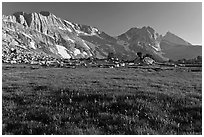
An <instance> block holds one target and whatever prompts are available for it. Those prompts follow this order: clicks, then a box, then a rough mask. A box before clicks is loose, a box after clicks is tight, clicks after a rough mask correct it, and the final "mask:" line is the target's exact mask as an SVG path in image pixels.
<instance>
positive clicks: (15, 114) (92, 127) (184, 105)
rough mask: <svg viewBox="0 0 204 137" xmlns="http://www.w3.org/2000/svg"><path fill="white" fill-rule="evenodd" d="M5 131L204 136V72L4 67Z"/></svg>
mask: <svg viewBox="0 0 204 137" xmlns="http://www.w3.org/2000/svg"><path fill="white" fill-rule="evenodd" d="M2 84H3V85H2V122H3V123H2V132H3V134H7V135H8V134H18V135H20V134H24V135H25V134H33V135H38V134H40V135H43V134H48V135H51V134H54V135H57V134H59V135H68V134H75V135H76V134H80V135H82V134H83V135H84V134H86V135H87V134H91V135H93V134H96V135H97V134H98V135H100V134H102V135H103V134H110V135H113V134H114V135H116V134H120V135H123V134H125V135H137V134H139V135H146V134H157V135H162V134H166V135H170V134H171V135H172V134H179V135H183V134H191V135H196V134H202V72H200V71H195V72H194V71H188V69H184V68H174V69H172V70H168V69H167V70H162V69H161V70H160V69H159V70H155V69H141V68H74V69H73V68H54V67H53V68H43V67H38V66H30V65H8V64H3V65H2Z"/></svg>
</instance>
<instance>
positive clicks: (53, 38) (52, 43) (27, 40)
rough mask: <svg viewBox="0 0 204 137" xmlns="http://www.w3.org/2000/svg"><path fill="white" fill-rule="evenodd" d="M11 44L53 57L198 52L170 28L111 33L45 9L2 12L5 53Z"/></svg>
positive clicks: (169, 55)
mask: <svg viewBox="0 0 204 137" xmlns="http://www.w3.org/2000/svg"><path fill="white" fill-rule="evenodd" d="M195 47H196V48H195ZM10 48H15V49H17V50H19V51H21V52H25V53H38V54H43V55H49V56H52V57H55V58H88V57H95V58H106V57H107V56H108V54H109V53H114V54H115V56H117V57H118V58H120V59H124V60H132V59H135V58H136V57H137V52H142V53H143V54H151V55H152V57H153V58H154V59H155V60H158V61H167V60H168V59H175V58H176V59H177V58H178V57H179V58H183V57H192V56H195V55H200V52H201V50H199V51H200V52H197V50H198V49H201V46H192V45H191V44H190V43H188V42H186V41H184V40H182V39H181V38H179V37H178V36H176V35H174V34H172V33H170V32H168V33H167V34H166V35H165V36H164V37H163V36H162V35H159V34H158V33H157V32H155V30H154V29H153V28H151V27H149V26H148V27H142V28H131V29H130V30H128V31H127V32H125V33H123V34H121V35H119V36H116V37H112V36H109V35H108V34H106V33H105V32H103V31H100V30H99V29H98V28H96V27H92V26H88V25H81V24H77V23H72V22H69V21H67V20H63V19H60V18H58V17H56V16H55V15H54V14H52V13H50V12H47V11H42V12H40V13H30V14H27V13H25V12H16V13H14V14H13V15H9V16H5V15H3V17H2V49H3V51H4V52H5V53H7V52H8V51H9V49H10ZM175 49H176V51H177V53H176V52H175V54H176V55H175V56H174V55H173V54H174V50H175ZM184 49H185V50H186V52H185V53H183V52H182V51H184ZM192 49H193V51H194V50H195V51H196V52H193V51H192V52H191V50H192ZM187 51H188V52H187ZM187 53H189V54H187ZM190 53H191V54H192V55H191V54H190ZM177 54H178V55H177ZM184 54H186V55H184Z"/></svg>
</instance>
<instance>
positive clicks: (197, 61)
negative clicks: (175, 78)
mask: <svg viewBox="0 0 204 137" xmlns="http://www.w3.org/2000/svg"><path fill="white" fill-rule="evenodd" d="M169 62H171V63H176V64H202V56H197V57H196V58H193V59H179V60H177V61H173V60H169Z"/></svg>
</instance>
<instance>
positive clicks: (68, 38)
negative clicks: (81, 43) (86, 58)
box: [67, 37, 75, 43]
mask: <svg viewBox="0 0 204 137" xmlns="http://www.w3.org/2000/svg"><path fill="white" fill-rule="evenodd" d="M67 40H69V41H71V42H72V43H75V41H74V40H73V39H70V38H69V37H67Z"/></svg>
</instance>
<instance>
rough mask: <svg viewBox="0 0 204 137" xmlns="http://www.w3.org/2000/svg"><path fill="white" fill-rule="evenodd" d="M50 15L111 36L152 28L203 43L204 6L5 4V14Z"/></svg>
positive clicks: (189, 3)
mask: <svg viewBox="0 0 204 137" xmlns="http://www.w3.org/2000/svg"><path fill="white" fill-rule="evenodd" d="M17 11H24V12H27V13H31V12H40V11H49V12H51V13H53V14H55V15H56V16H58V17H60V18H62V19H66V20H68V21H71V22H75V23H78V24H86V25H90V26H95V27H97V28H99V29H100V30H102V31H104V32H106V33H107V34H109V35H111V36H117V35H120V34H122V33H124V32H126V31H127V30H129V29H130V28H132V27H143V26H151V27H153V28H154V29H155V30H156V31H157V32H158V33H159V34H162V35H164V34H165V33H166V32H167V31H170V32H172V33H174V34H176V35H178V36H180V37H181V38H183V39H184V40H186V41H188V42H190V43H192V44H200V45H201V43H202V3H201V2H188V3H178V2H174V3H173V2H171V3H166V2H165V3H158V2H154V3H150V2H145V3H139V2H132V3H130V2H128V3H124V2H118V3H114V2H113V3H109V2H106V3H105V2H104V3H99V2H96V3H91V2H87V3H82V2H76V3H70V2H67V3H64V2H55V3H45V2H44V3H42V2H36V3H31V2H28V3H14V2H13V3H11V2H9V3H5V2H4V3H2V13H3V14H4V15H10V14H13V13H14V12H17Z"/></svg>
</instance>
